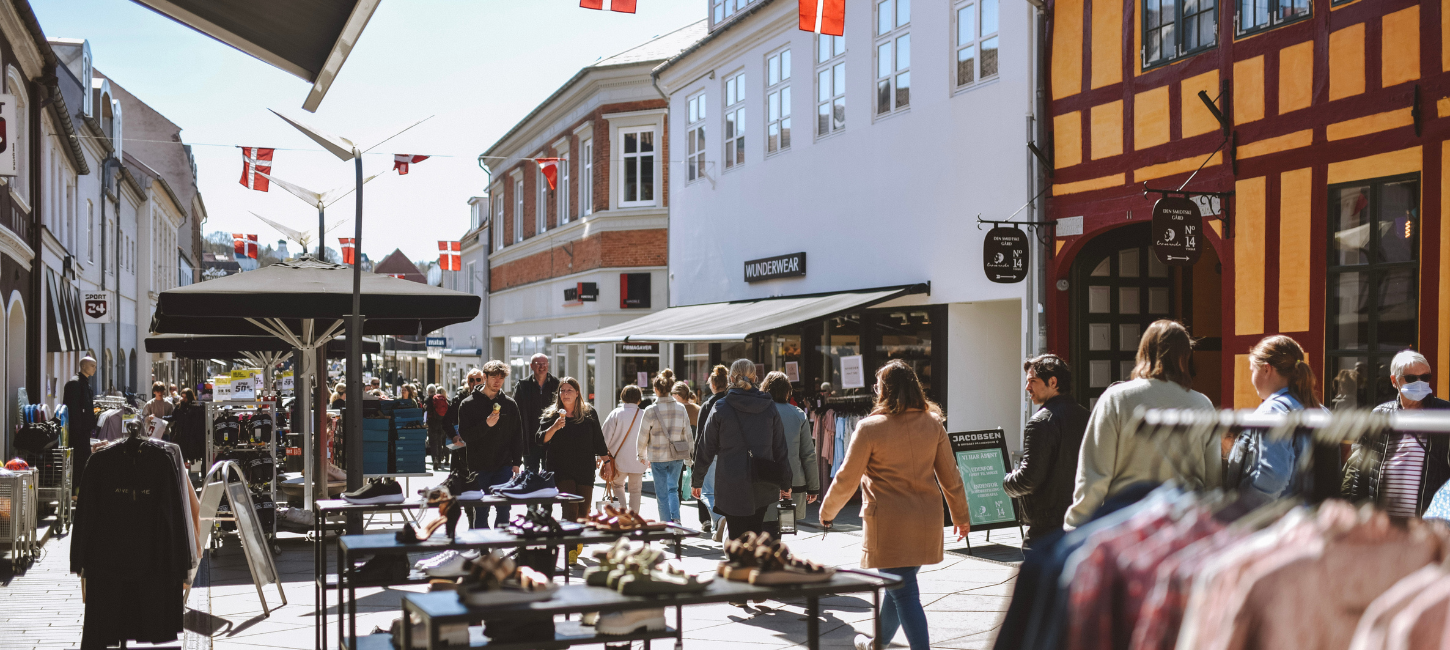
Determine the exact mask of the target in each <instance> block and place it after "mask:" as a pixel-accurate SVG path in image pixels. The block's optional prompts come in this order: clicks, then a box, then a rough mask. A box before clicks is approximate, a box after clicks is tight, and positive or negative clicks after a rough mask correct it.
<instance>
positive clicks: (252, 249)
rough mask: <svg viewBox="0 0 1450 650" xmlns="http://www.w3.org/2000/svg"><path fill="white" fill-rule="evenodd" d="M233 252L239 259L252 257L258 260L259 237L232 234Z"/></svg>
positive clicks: (237, 233)
mask: <svg viewBox="0 0 1450 650" xmlns="http://www.w3.org/2000/svg"><path fill="white" fill-rule="evenodd" d="M232 251H233V252H235V253H236V255H237V257H250V258H252V259H257V236H256V235H243V234H242V233H239V232H234V233H232Z"/></svg>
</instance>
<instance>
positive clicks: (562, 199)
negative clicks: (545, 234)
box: [554, 153, 573, 226]
mask: <svg viewBox="0 0 1450 650" xmlns="http://www.w3.org/2000/svg"><path fill="white" fill-rule="evenodd" d="M554 196H555V197H557V199H556V200H558V202H559V225H561V226H562V225H564V224H566V223H569V217H571V216H573V215H572V214H570V212H569V154H567V153H566V154H564V155H563V156H560V157H559V191H557V192H555V193H554Z"/></svg>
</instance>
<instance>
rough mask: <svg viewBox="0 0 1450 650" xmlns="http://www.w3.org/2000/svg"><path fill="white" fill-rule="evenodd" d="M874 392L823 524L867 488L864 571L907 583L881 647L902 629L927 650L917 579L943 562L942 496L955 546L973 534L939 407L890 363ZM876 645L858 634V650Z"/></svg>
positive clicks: (885, 624) (906, 371)
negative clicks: (925, 567)
mask: <svg viewBox="0 0 1450 650" xmlns="http://www.w3.org/2000/svg"><path fill="white" fill-rule="evenodd" d="M874 390H875V391H876V404H875V406H874V407H873V408H872V409H871V415H870V416H869V417H867V418H865V419H863V420H861V422H860V423H859V424H857V425H856V434H855V435H854V436H853V437H852V438H851V444H850V445H849V446H847V447H846V457H845V459H844V460H842V461H841V467H840V469H839V470H837V471H836V479H835V482H834V483H832V484H831V489H830V490H828V491H827V492H826V498H825V500H824V501H822V503H821V525H822V526H824V527H825V528H827V529H830V527H831V522H832V521H833V520H834V519H835V518H836V514H837V513H839V512H840V511H841V508H844V507H845V506H846V502H847V501H849V500H850V499H851V497H852V496H853V495H854V494H855V493H856V488H857V487H858V486H859V487H860V488H861V492H862V499H861V521H862V523H863V526H862V537H863V541H862V543H861V550H862V558H861V567H862V568H864V569H877V570H880V571H882V572H884V573H891V574H894V575H897V576H900V577H901V580H902V585H901V587H899V588H897V589H892V590H890V591H887V592H886V599H885V600H884V601H883V602H882V603H881V624H880V626H881V641H882V643H881V646H882V647H885V646H886V644H887V643H889V642H890V641H891V639H892V637H895V636H896V631H897V630H898V629H904V630H905V632H906V639H907V642H908V643H909V644H910V645H911V650H927V648H929V647H930V645H929V643H930V641H929V635H928V633H927V625H926V611H925V610H923V609H922V606H921V592H920V590H919V589H918V588H917V583H916V574H917V572H918V571H920V570H921V567H922V565H925V564H937V563H939V562H941V561H942V558H943V547H944V540H943V539H942V511H941V510H942V509H941V501H942V496H945V497H946V502H947V508H948V509H949V510H950V512H951V515H952V530H953V532H955V533H956V535H957V539H962V538H963V537H965V536H966V534H967V531H968V530H970V529H971V525H972V522H971V516H970V512H969V511H968V508H967V493H966V490H965V489H964V488H963V486H962V476H961V474H959V473H958V472H957V463H956V459H955V457H954V456H953V455H952V446H951V443H950V442H949V441H948V440H947V430H946V428H945V427H943V426H942V415H941V408H940V407H938V406H937V405H936V404H935V403H933V402H932V401H931V400H929V399H927V397H926V392H925V391H923V390H922V388H921V382H920V381H919V380H918V379H917V377H916V372H915V371H913V370H912V369H911V366H908V365H906V363H905V362H903V361H900V360H894V361H890V362H888V363H887V364H886V365H885V366H882V367H881V369H880V370H878V371H876V385H875V386H874ZM938 486H940V487H938ZM872 641H873V640H872V639H871V638H870V637H868V636H866V635H864V634H863V635H857V636H856V639H855V646H856V648H857V650H864V649H866V648H873V647H875V646H874V645H873V644H872Z"/></svg>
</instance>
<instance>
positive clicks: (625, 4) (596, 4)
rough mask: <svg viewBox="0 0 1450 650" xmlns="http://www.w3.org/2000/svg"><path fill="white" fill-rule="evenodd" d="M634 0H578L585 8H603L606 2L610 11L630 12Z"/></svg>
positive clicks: (632, 11)
mask: <svg viewBox="0 0 1450 650" xmlns="http://www.w3.org/2000/svg"><path fill="white" fill-rule="evenodd" d="M636 2H637V0H579V6H581V7H583V8H585V9H603V8H604V5H605V4H606V3H608V4H609V10H610V11H618V12H619V13H622V14H632V13H634V5H635V3H636Z"/></svg>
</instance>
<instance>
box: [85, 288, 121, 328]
mask: <svg viewBox="0 0 1450 650" xmlns="http://www.w3.org/2000/svg"><path fill="white" fill-rule="evenodd" d="M81 312H83V313H84V314H85V319H86V323H87V324H91V323H96V324H105V323H114V322H115V321H116V314H115V310H113V309H111V292H109V291H100V292H96V293H83V294H81Z"/></svg>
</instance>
